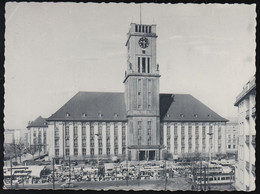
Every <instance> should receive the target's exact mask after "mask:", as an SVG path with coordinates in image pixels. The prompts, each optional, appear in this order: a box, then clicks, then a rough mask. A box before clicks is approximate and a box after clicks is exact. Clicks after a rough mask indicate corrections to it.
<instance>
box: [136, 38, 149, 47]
mask: <svg viewBox="0 0 260 194" xmlns="http://www.w3.org/2000/svg"><path fill="white" fill-rule="evenodd" d="M138 43H139V46H140V47H141V48H147V47H148V46H149V40H148V39H147V38H146V37H142V38H140V39H139V42H138Z"/></svg>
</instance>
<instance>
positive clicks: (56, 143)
mask: <svg viewBox="0 0 260 194" xmlns="http://www.w3.org/2000/svg"><path fill="white" fill-rule="evenodd" d="M59 142H60V141H59V139H55V146H56V147H58V146H59Z"/></svg>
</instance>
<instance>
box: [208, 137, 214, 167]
mask: <svg viewBox="0 0 260 194" xmlns="http://www.w3.org/2000/svg"><path fill="white" fill-rule="evenodd" d="M208 135H209V163H210V161H211V146H212V135H213V133H208Z"/></svg>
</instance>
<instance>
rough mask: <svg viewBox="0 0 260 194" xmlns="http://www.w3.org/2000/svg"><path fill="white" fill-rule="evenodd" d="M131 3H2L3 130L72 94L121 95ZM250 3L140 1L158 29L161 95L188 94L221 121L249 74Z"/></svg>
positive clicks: (136, 18) (133, 17)
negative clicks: (3, 22) (3, 31)
mask: <svg viewBox="0 0 260 194" xmlns="http://www.w3.org/2000/svg"><path fill="white" fill-rule="evenodd" d="M139 7H140V6H139V5H137V4H123V3H120V4H115V3H113V4H112V3H110V4H94V3H87V4H84V3H7V4H6V33H5V110H4V113H5V128H25V127H26V126H27V123H28V121H32V120H35V119H36V118H37V117H38V116H39V115H41V116H43V117H49V116H51V114H53V113H54V112H56V111H57V110H58V109H59V108H60V107H61V106H62V105H63V104H65V103H66V102H67V101H68V100H69V99H70V98H71V97H72V96H74V95H75V94H76V93H77V92H78V91H106V92H123V91H124V85H123V78H124V71H125V69H126V48H125V42H126V33H127V32H128V30H129V26H130V23H131V22H133V23H139V22H140V10H139ZM255 17H256V14H255V5H243V4H240V5H239V4H236V5H232V4H231V5H227V4H226V5H222V4H208V5H202V4H200V5H199V4H185V5H184V4H173V5H170V4H167V5H165V4H142V23H144V24H156V25H157V34H158V38H157V63H159V64H160V73H161V75H162V77H161V78H160V92H161V93H185V94H191V95H193V96H194V97H196V98H197V99H198V100H200V101H201V102H203V103H204V104H206V105H207V106H209V107H210V108H211V109H213V110H214V111H215V112H217V113H218V114H220V115H221V116H223V117H233V116H235V115H236V113H237V109H236V107H234V102H235V98H236V96H237V95H238V94H239V93H240V92H241V90H242V87H243V85H244V84H245V83H246V82H247V81H248V80H249V78H250V77H251V76H252V75H253V74H254V73H255V46H256V45H255V25H256V22H255Z"/></svg>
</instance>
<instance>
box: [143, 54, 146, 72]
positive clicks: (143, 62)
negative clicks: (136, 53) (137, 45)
mask: <svg viewBox="0 0 260 194" xmlns="http://www.w3.org/2000/svg"><path fill="white" fill-rule="evenodd" d="M145 61H146V60H145V57H142V73H145V66H146V64H145Z"/></svg>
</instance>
